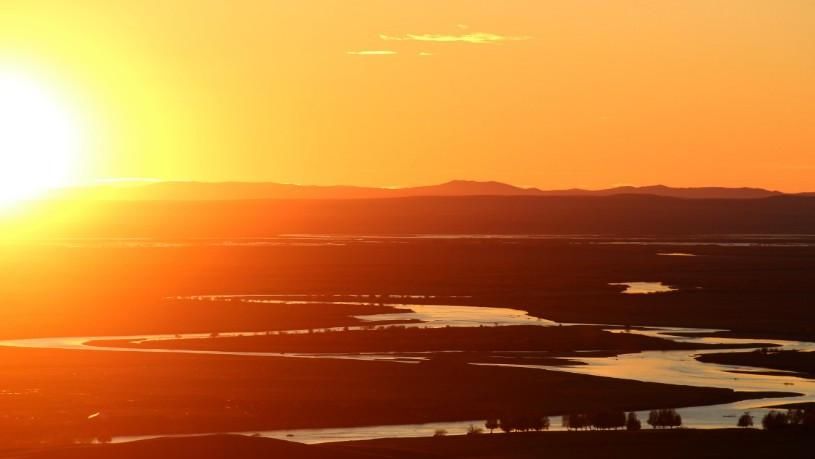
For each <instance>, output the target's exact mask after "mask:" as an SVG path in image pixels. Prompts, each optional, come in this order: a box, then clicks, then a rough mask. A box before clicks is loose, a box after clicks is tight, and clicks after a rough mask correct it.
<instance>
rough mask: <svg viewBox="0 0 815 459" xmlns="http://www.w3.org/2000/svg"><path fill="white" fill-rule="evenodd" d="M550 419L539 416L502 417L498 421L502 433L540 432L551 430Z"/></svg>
mask: <svg viewBox="0 0 815 459" xmlns="http://www.w3.org/2000/svg"><path fill="white" fill-rule="evenodd" d="M549 425H550V421H549V417H548V416H543V415H539V414H528V415H520V416H502V417H501V418H499V419H498V426H499V427H500V428H501V430H502V431H504V432H506V433H509V432H529V431H535V432H540V431H541V430H549Z"/></svg>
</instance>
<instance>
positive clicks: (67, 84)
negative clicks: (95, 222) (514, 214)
mask: <svg viewBox="0 0 815 459" xmlns="http://www.w3.org/2000/svg"><path fill="white" fill-rule="evenodd" d="M814 31H815V2H813V1H811V0H772V1H771V0H719V1H717V0H660V1H647V0H614V1H608V0H594V1H592V0H558V1H554V0H552V1H547V0H526V1H522V0H481V1H476V0H405V1H397V0H334V1H318V0H269V1H249V0H241V1H226V0H220V1H215V0H173V1H161V0H132V1H125V0H121V1H111V0H72V1H70V2H66V1H64V0H53V1H44V0H2V2H0V64H4V65H5V66H6V67H8V66H12V67H14V68H15V69H17V70H18V71H19V72H22V73H24V74H30V75H32V78H36V79H38V80H42V81H47V82H48V84H49V85H52V86H53V87H54V88H57V90H58V91H60V92H61V93H62V94H64V95H65V97H66V98H67V99H69V100H71V101H72V102H71V103H72V104H73V105H74V108H75V109H76V111H78V112H79V113H81V114H82V117H83V119H84V120H85V124H87V125H88V126H90V135H89V136H88V137H89V138H90V141H89V142H87V145H86V150H85V153H84V157H83V158H82V164H83V168H82V171H81V178H82V179H94V178H103V177H154V178H161V179H196V180H253V181H257V180H269V181H280V182H289V183H303V184H360V185H380V186H397V185H401V186H404V185H416V184H428V183H434V182H441V181H446V180H449V179H453V178H462V179H477V180H501V181H506V182H511V183H514V184H518V185H534V186H539V187H543V188H563V187H572V186H577V187H588V188H600V187H607V186H613V185H618V184H639V185H645V184H652V183H657V182H660V183H666V184H669V185H675V186H698V185H724V186H742V185H747V186H763V187H769V188H775V189H782V190H787V191H802V190H815V179H813V177H815V129H813V126H815V32H814Z"/></svg>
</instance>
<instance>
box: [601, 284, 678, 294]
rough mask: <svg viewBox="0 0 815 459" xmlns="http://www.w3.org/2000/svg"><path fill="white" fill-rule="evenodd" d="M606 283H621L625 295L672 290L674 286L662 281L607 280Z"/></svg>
mask: <svg viewBox="0 0 815 459" xmlns="http://www.w3.org/2000/svg"><path fill="white" fill-rule="evenodd" d="M608 285H622V286H625V290H623V292H622V293H624V294H626V295H647V294H650V293H665V292H674V291H676V289H675V288H673V287H671V286H669V285H665V284H663V283H662V282H609V284H608Z"/></svg>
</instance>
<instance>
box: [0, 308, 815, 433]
mask: <svg viewBox="0 0 815 459" xmlns="http://www.w3.org/2000/svg"><path fill="white" fill-rule="evenodd" d="M224 297H229V298H232V299H234V300H237V301H251V302H263V303H269V304H270V305H274V304H296V303H316V302H320V303H326V300H324V299H322V297H321V299H320V300H319V301H318V300H316V299H302V298H304V297H302V296H300V297H298V299H296V300H291V299H286V297H285V296H280V295H228V296H214V295H209V296H196V297H189V298H187V299H195V300H201V301H206V300H210V299H216V298H224ZM415 298H418V297H415V296H414V297H389V298H388V300H387V301H388V305H390V306H395V307H399V308H404V309H405V312H393V311H392V310H390V309H389V311H388V313H383V314H375V315H366V316H357V318H359V319H360V320H362V321H364V322H367V325H362V326H359V327H348V328H349V329H358V328H371V327H374V328H377V327H384V326H388V325H382V324H377V322H382V321H393V320H412V321H414V322H413V323H408V324H406V325H405V326H408V327H448V326H449V327H478V326H496V325H497V326H509V325H538V326H556V325H564V326H568V325H570V324H558V323H556V322H553V321H550V320H545V319H540V318H537V317H533V316H530V315H529V314H528V313H527V312H526V311H523V310H519V309H511V308H490V307H476V306H453V305H430V304H407V303H409V301H410V300H411V299H415ZM421 298H423V299H425V300H427V299H428V298H425V297H421ZM352 299H353V300H354V301H333V302H334V303H337V304H342V303H344V304H362V303H367V301H364V298H352ZM608 327H609V328H608V329H607V330H608V331H610V332H614V333H621V332H627V333H638V334H643V335H648V336H656V337H660V338H664V339H668V340H672V341H675V342H686V343H700V344H732V345H744V344H753V343H756V341H757V340H748V339H736V338H721V337H704V336H685V334H691V333H692V334H699V335H704V334H705V333H708V334H710V333H713V332H716V331H718V330H707V329H693V328H672V327H637V328H634V329H630V330H622V329H620V328H618V327H615V326H611V325H609V326H608ZM341 329H345V327H342V328H332V329H331V330H341ZM305 332H307V330H287V331H281V332H273V333H305ZM265 333H267V332H264V334H265ZM252 334H258V333H252V332H249V333H247V332H230V333H219V336H234V335H244V336H247V335H252ZM208 336H210V335H209V334H202V333H188V334H174V335H139V336H85V337H61V338H32V339H17V340H5V341H0V346H10V347H23V348H46V349H81V350H86V351H94V350H96V351H117V352H173V353H189V354H221V355H224V354H226V355H251V356H258V355H260V356H270V357H287V358H333V359H355V360H386V361H392V362H399V363H416V362H418V361H421V360H424V359H427V358H428V357H427V355H426V354H425V355H422V353H410V354H404V355H403V354H396V353H361V354H324V353H320V354H314V353H276V352H226V351H207V350H177V349H144V348H123V347H110V346H96V345H89V344H88V343H89V342H91V341H99V340H128V341H139V342H143V341H161V340H168V339H191V338H203V337H208ZM761 342H763V343H771V344H774V345H776V346H779V348H780V349H785V350H804V351H815V343H810V342H803V341H785V340H772V339H769V340H765V339H762V340H761ZM747 350H750V349H744V348H741V349H734V350H732V351H728V350H722V349H717V350H704V351H698V350H697V351H691V350H679V351H643V352H639V353H633V354H623V355H620V356H616V357H582V358H581V357H578V358H575V357H570V358H569V359H570V360H576V361H579V362H581V363H582V365H567V366H542V365H510V366H517V367H524V368H533V369H534V368H537V369H546V370H553V371H565V372H572V373H581V374H587V375H595V376H607V377H614V378H622V379H633V380H639V381H646V382H655V383H668V384H684V385H689V386H705V387H719V388H727V389H733V390H738V391H761V392H795V393H798V394H802V395H800V396H796V397H786V398H778V399H768V398H765V399H757V400H745V401H740V402H735V403H729V404H724V405H712V406H701V407H692V408H683V409H680V410H678V411H679V412H680V414H681V415H682V418H683V420H684V423H685V425H686V426H688V427H694V428H720V427H733V426H735V423H736V418H737V417H738V416H739V415H740V414H741V413H743V412H745V411H750V412H751V413H752V414H753V415H754V416H756V418H757V419H760V417H761V416H762V415H763V413H764V412H766V411H767V408H766V407H767V406H771V405H775V404H782V403H791V402H806V401H815V380H812V379H807V378H803V377H800V376H797V375H795V374H792V373H783V372H773V374H772V375H765V374H760V372H759V370H758V369H756V368H755V367H739V366H732V365H719V364H713V363H702V362H699V361H698V360H696V359H695V358H694V357H695V356H696V355H699V354H703V353H709V352H736V351H738V352H744V351H747ZM474 364H479V363H474ZM490 365H497V364H490ZM645 417H647V413H640V418H641V419H643V418H645ZM471 424H473V425H475V426H481V425H482V424H483V420H472V421H461V422H452V423H451V422H444V423H430V424H410V425H385V426H368V427H350V428H326V429H297V430H275V431H265V432H256V431H253V432H235V433H241V434H247V435H260V436H265V437H271V438H280V439H286V440H291V441H298V442H302V443H320V442H329V441H343V440H363V439H372V438H386V437H418V436H429V435H432V434H433V433H434V432H435V431H436V430H438V429H444V430H446V431H447V432H448V433H450V434H457V433H464V432H465V430H466V429H467V427H468V426H470V425H471ZM560 428H561V426H560V423H559V422H558V420H554V422H553V423H552V429H554V430H557V429H560ZM202 434H204V433H202ZM143 438H149V437H146V436H144V437H134V436H130V437H116V438H114V440H113V441H115V442H121V441H133V440H138V439H143Z"/></svg>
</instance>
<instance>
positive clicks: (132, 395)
mask: <svg viewBox="0 0 815 459" xmlns="http://www.w3.org/2000/svg"><path fill="white" fill-rule="evenodd" d="M0 381H2V389H3V393H2V396H0V413H2V415H0V445H5V446H6V447H11V446H12V445H18V446H26V445H29V446H30V445H32V444H39V443H51V444H54V443H63V444H64V443H66V442H71V441H76V440H80V441H83V440H84V441H87V440H89V439H93V438H96V437H106V436H119V435H141V434H170V433H206V432H240V431H257V430H273V429H292V428H309V427H341V426H363V425H380V424H412V423H422V422H440V421H456V420H467V419H486V418H487V417H490V416H496V415H501V414H503V413H506V414H516V413H517V414H521V413H524V414H526V413H529V414H548V415H558V414H562V413H568V412H573V411H601V410H626V411H630V410H642V409H651V408H659V407H666V408H667V407H682V406H695V405H706V404H717V403H726V402H731V401H736V400H742V399H747V398H757V397H758V398H760V397H763V396H767V395H768V394H762V393H738V392H733V391H731V390H728V389H711V388H697V387H688V386H675V385H664V384H653V383H642V382H636V381H627V380H622V379H611V378H600V377H593V376H584V375H578V374H570V373H562V372H553V371H544V370H534V369H522V368H499V367H486V366H473V365H467V364H464V363H462V362H456V361H444V362H433V361H431V362H426V363H420V364H399V363H392V362H361V361H347V360H323V359H317V360H315V359H293V358H271V357H264V358H260V357H245V356H212V355H184V354H144V353H133V352H105V351H49V350H17V349H3V348H0ZM95 413H99V415H97V416H94V414H95ZM89 417H90V419H89Z"/></svg>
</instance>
